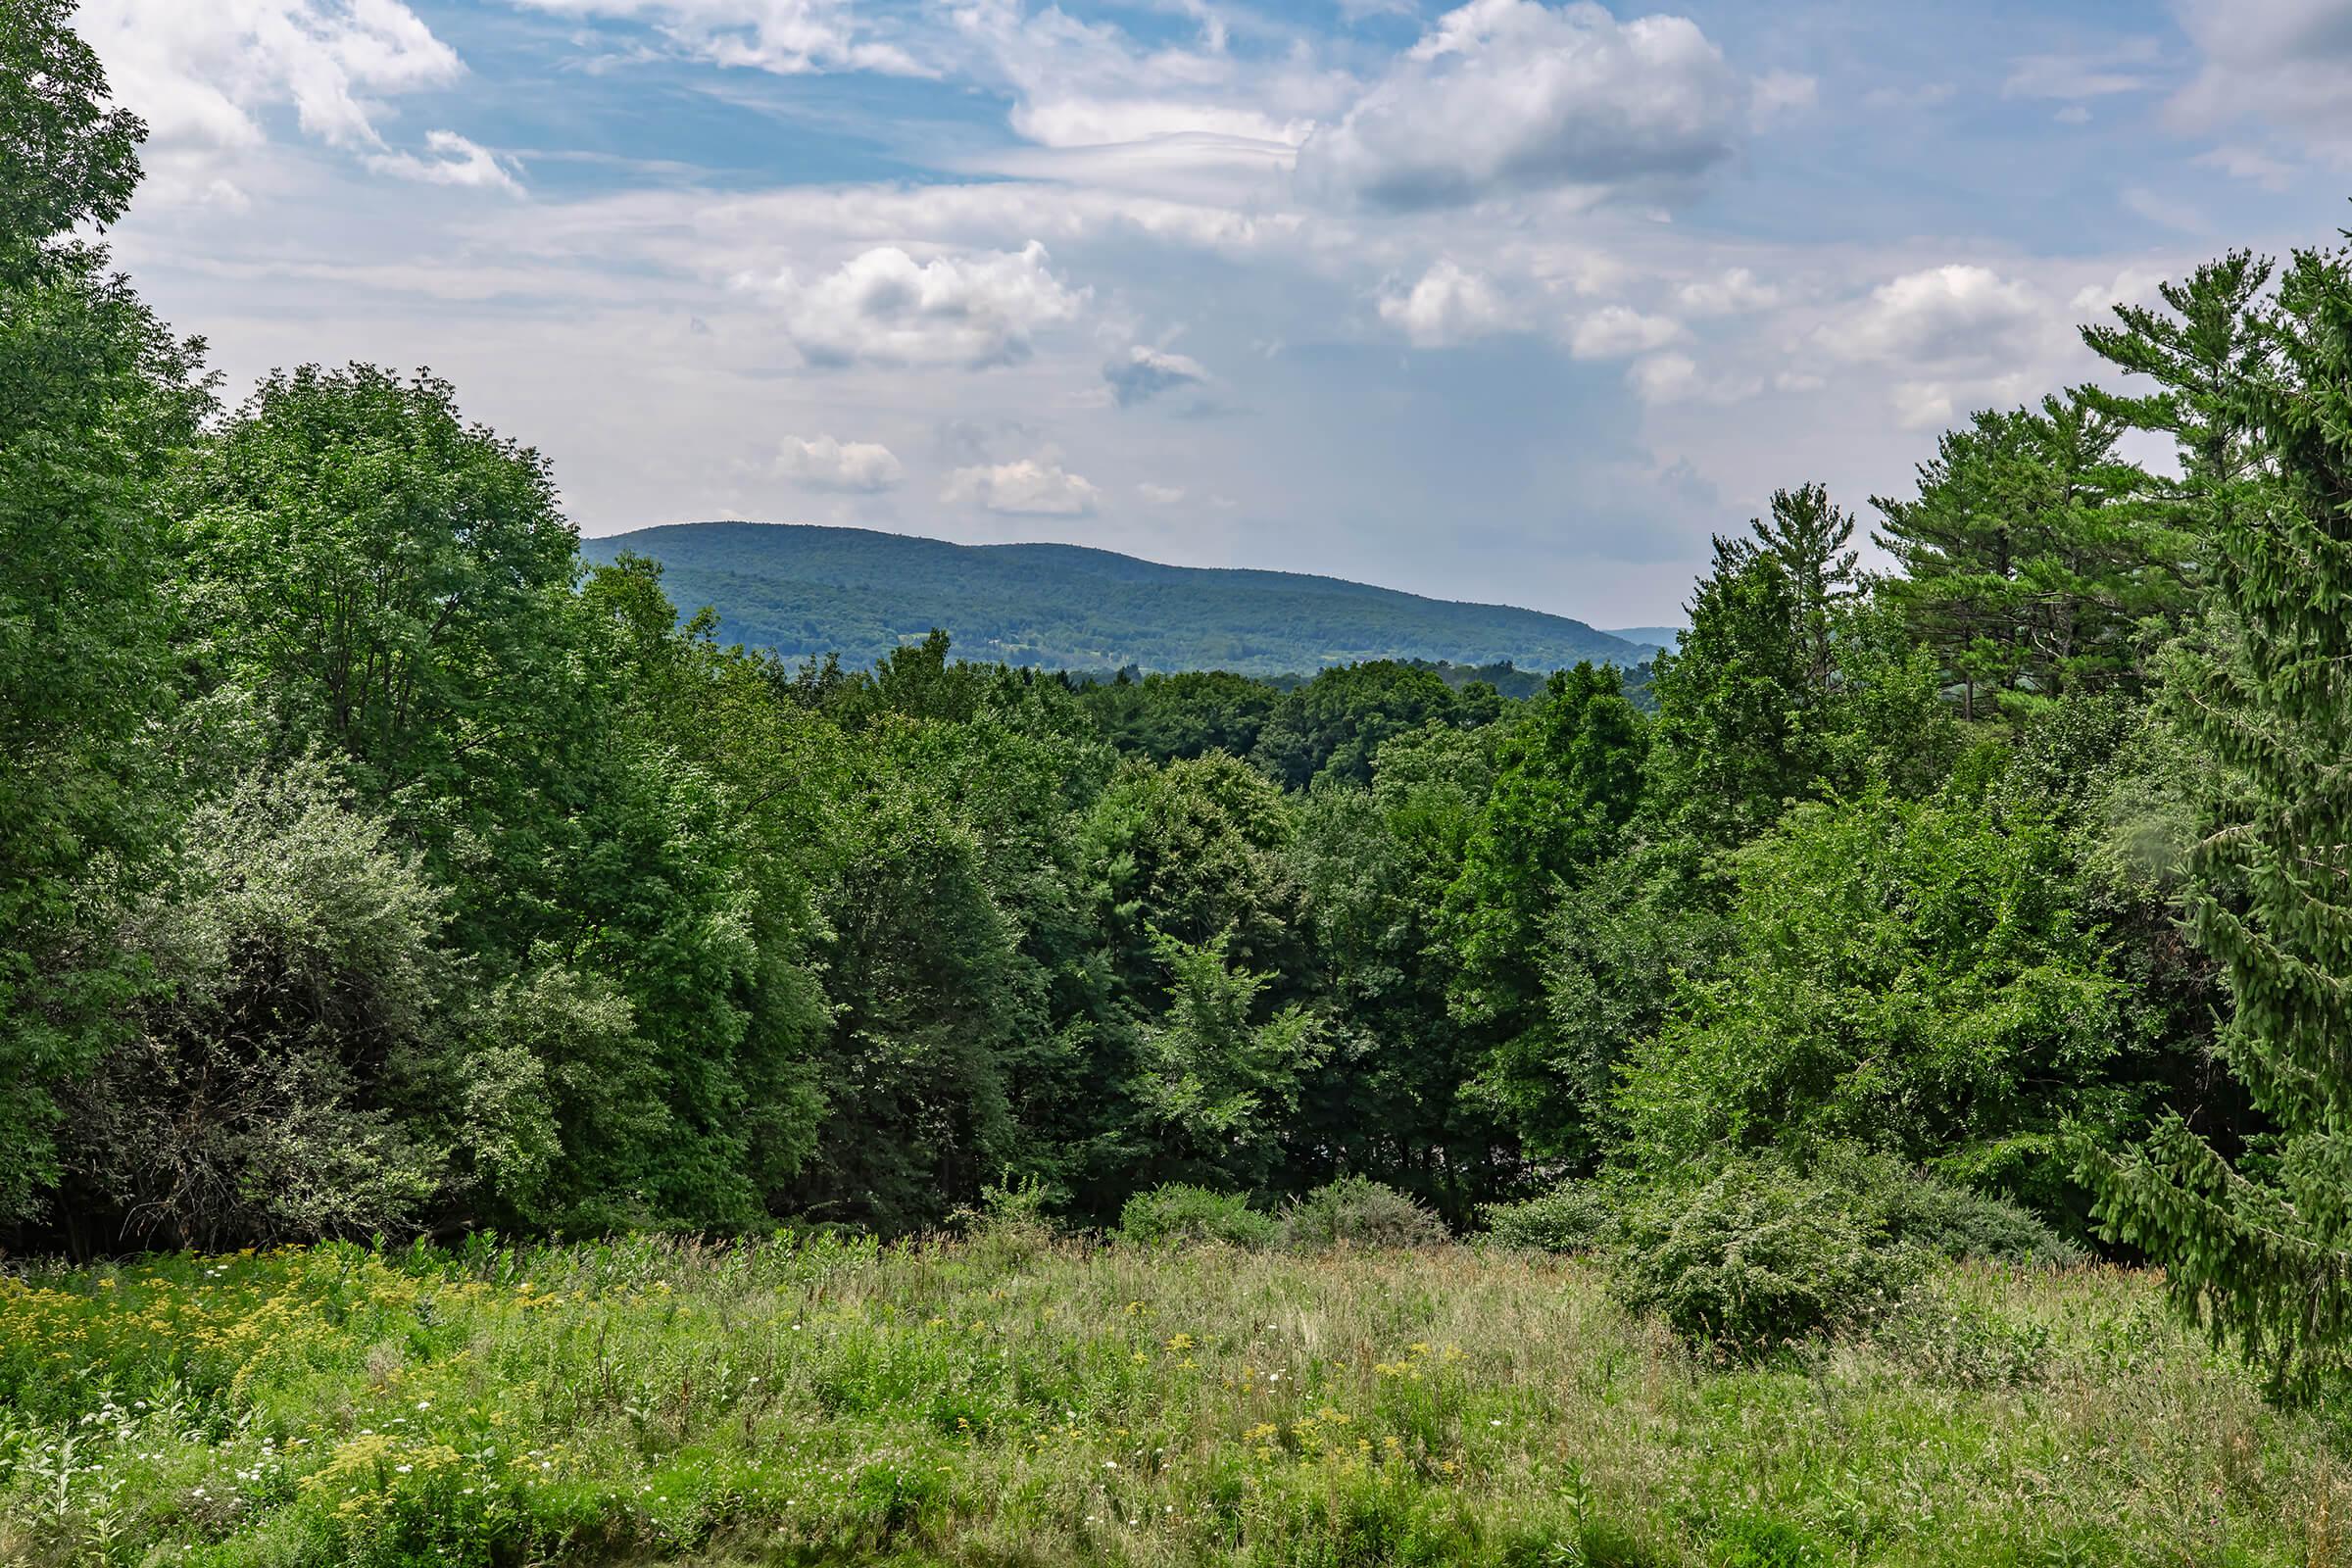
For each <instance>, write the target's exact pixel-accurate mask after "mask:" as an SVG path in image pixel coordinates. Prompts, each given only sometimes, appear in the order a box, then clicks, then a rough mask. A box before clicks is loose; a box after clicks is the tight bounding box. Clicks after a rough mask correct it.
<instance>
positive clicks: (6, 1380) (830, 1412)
mask: <svg viewBox="0 0 2352 1568" xmlns="http://www.w3.org/2000/svg"><path fill="white" fill-rule="evenodd" d="M2346 1451H2347V1449H2346V1446H2345V1444H2344V1442H2343V1440H2342V1438H2341V1435H2340V1433H2339V1432H2338V1431H2337V1430H2336V1429H2334V1428H2332V1427H2330V1426H2329V1425H2328V1423H2327V1418H2326V1417H2324V1416H2322V1415H2318V1414H2313V1413H2309V1412H2293V1411H2281V1410H2278V1409H2274V1408H2272V1407H2270V1406H2267V1405H2266V1404H2265V1403H2264V1402H2263V1400H2262V1399H2261V1397H2260V1396H2259V1391H2258V1389H2257V1388H2256V1387H2255V1386H2254V1385H2253V1384H2252V1383H2251V1381H2250V1380H2249V1379H2248V1377H2247V1376H2246V1375H2245V1374H2244V1373H2243V1372H2242V1371H2241V1370H2240V1369H2238V1368H2237V1367H2236V1365H2235V1364H2234V1363H2232V1362H2231V1361H2230V1360H2229V1359H2228V1358H2226V1357H2222V1356H2217V1355H2216V1354H2214V1353H2213V1352H2211V1351H2209V1350H2208V1349H2207V1348H2206V1347H2205V1346H2204V1344H2203V1342H2202V1341H2201V1340H2199V1339H2198V1338H2196V1337H2195V1336H2194V1335H2193V1334H2191V1333H2189V1332H2188V1331H2185V1330H2183V1329H2182V1328H2180V1326H2178V1325H2177V1324H2176V1323H2175V1322H2174V1321H2173V1320H2172V1319H2171V1318H2170V1317H2169V1316H2168V1315H2167V1313H2166V1312H2165V1310H2164V1309H2163V1306H2162V1303H2161V1301H2160V1300H2159V1299H2158V1293H2157V1291H2156V1289H2155V1288H2154V1285H2153V1283H2152V1282H2151V1281H2150V1280H2149V1279H2147V1278H2146V1277H2144V1276H2142V1275H2138V1274H2134V1273H2131V1272H2126V1271H2118V1270H2114V1269H2108V1268H2084V1269H2080V1270H2074V1271H2069V1272H2064V1273H2058V1274H2026V1273H2010V1272H2004V1271H2000V1270H1995V1269H1989V1268H1987V1269H1958V1270H1954V1271H1953V1272H1951V1273H1950V1274H1949V1275H1948V1276H1946V1277H1944V1279H1943V1280H1942V1281H1941V1283H1940V1284H1939V1285H1938V1287H1937V1288H1936V1291H1935V1292H1934V1293H1933V1294H1932V1295H1931V1296H1930V1297H1929V1298H1928V1299H1927V1300H1926V1301H1925V1302H1924V1304H1914V1305H1911V1306H1909V1307H1907V1308H1905V1309H1903V1310H1900V1311H1896V1312H1891V1313H1889V1314H1888V1315H1887V1317H1886V1319H1885V1320H1884V1322H1883V1324H1882V1326H1881V1328H1880V1329H1879V1330H1878V1331H1877V1332H1875V1333H1873V1334H1872V1335H1871V1336H1869V1337H1868V1338H1866V1339H1861V1340H1854V1341H1848V1342H1845V1343H1840V1344H1837V1345H1833V1346H1826V1347H1816V1348H1806V1349H1802V1350H1797V1351H1791V1352H1789V1354H1787V1355H1786V1356H1785V1357H1784V1358H1783V1359H1781V1360H1780V1361H1778V1362H1776V1363H1774V1364H1771V1365H1769V1366H1766V1367H1763V1368H1726V1367H1717V1366H1710V1365H1708V1364H1705V1363H1704V1362H1701V1361H1698V1360H1694V1359H1693V1358H1692V1357H1691V1355H1689V1354H1688V1353H1687V1352H1685V1351H1684V1350H1683V1349H1682V1348H1679V1347H1678V1346H1677V1345H1676V1344H1675V1343H1674V1342H1673V1341H1672V1340H1671V1339H1670V1338H1668V1337H1667V1336H1665V1334H1664V1333H1663V1332H1662V1331H1661V1330H1660V1329H1658V1328H1657V1327H1656V1326H1655V1325H1654V1324H1650V1323H1645V1322H1643V1321H1641V1320H1637V1319H1634V1318H1630V1317H1628V1316H1627V1315H1626V1314H1624V1313H1623V1312H1621V1311H1620V1310H1618V1309H1617V1308H1616V1307H1615V1306H1613V1305H1612V1304H1611V1303H1610V1301H1609V1299H1608V1295H1607V1292H1606V1289H1605V1285H1604V1281H1603V1279H1602V1277H1601V1275H1600V1273H1599V1271H1598V1270H1597V1268H1595V1267H1593V1266H1591V1265H1585V1264H1580V1263H1576V1262H1573V1261H1557V1260H1552V1259H1548V1258H1530V1257H1527V1256H1522V1255H1515V1254H1505V1253H1486V1252H1480V1251H1477V1250H1469V1249H1464V1248H1447V1249H1439V1250H1426V1251H1418V1252H1345V1251H1343V1252H1333V1253H1326V1254H1319V1255H1293V1254H1280V1253H1248V1252H1236V1251H1230V1250H1196V1251H1188V1252H1176V1253H1157V1254H1154V1253H1150V1252H1142V1251H1136V1250H1121V1249H1112V1248H1103V1247H1094V1246H1087V1245H1081V1244H1076V1243H1064V1242H1056V1243H1049V1242H1045V1241H1042V1240H1039V1239H1037V1238H1034V1237H1029V1236H1025V1235H1022V1234H1019V1233H1012V1234H1004V1235H998V1236H995V1237H988V1238H983V1239H981V1240H979V1241H976V1242H970V1243H939V1244H932V1245H926V1246H922V1247H908V1248H903V1249H891V1248H877V1247H875V1246H873V1245H872V1244H861V1243H848V1242H845V1243H834V1242H823V1243H804V1244H801V1245H798V1246H794V1245H788V1244H781V1243H779V1244H772V1245H760V1246H755V1247H744V1248H721V1247H701V1246H693V1245H679V1244H670V1243H663V1242H657V1241H650V1240H633V1241H627V1242H622V1243H618V1244H614V1245H610V1246H583V1247H574V1248H537V1249H522V1250H511V1249H497V1248H491V1247H488V1246H483V1245H478V1244H477V1245H475V1246H472V1247H470V1248H468V1249H466V1250H464V1251H462V1252H460V1253H456V1254H453V1253H448V1252H438V1251H425V1250H417V1251H399V1250H394V1251H389V1252H375V1251H370V1250H366V1249H363V1248H358V1247H351V1246H325V1247H319V1248H314V1249H308V1250H292V1251H284V1252H276V1253H268V1254H263V1255H259V1256H254V1255H243V1254H240V1255H234V1256H221V1257H205V1256H190V1255H182V1256H174V1257H163V1258H155V1259H150V1260H147V1261H143V1262H138V1263H134V1264H126V1265H123V1266H106V1267H99V1268H94V1269H87V1270H78V1271H72V1272H67V1271H58V1272H50V1273H38V1272H36V1273H33V1274H29V1275H25V1276H23V1277H20V1278H17V1279H11V1280H6V1281H0V1562H5V1563H9V1564H19V1563H23V1564H29V1565H49V1564H97V1563H165V1562H188V1563H206V1564H239V1565H242V1564H346V1563H349V1564H371V1565H372V1564H391V1563H415V1564H425V1563H431V1564H444V1563H447V1564H482V1563H516V1564H522V1563H567V1562H618V1563H636V1562H648V1561H658V1560H683V1561H689V1562H697V1563H710V1564H737V1563H904V1564H914V1563H933V1562H937V1563H959V1564H1004V1565H1012V1564H1032V1563H1034V1564H1064V1563H1093V1562H1102V1563H1120V1564H1126V1563H1133V1564H1203V1565H1205V1564H1226V1563H1242V1564H1272V1563H1280V1564H1294V1565H1302V1568H1303V1565H1310V1564H1311V1565H1340V1564H1373V1563H1415V1564H1453V1563H1511V1564H1527V1565H1531V1568H1532V1565H1539V1564H1578V1563H1594V1564H1602V1563H1623V1564H1668V1563H1704V1564H1714V1565H1727V1568H1738V1565H1748V1568H1795V1565H1800V1564H1814V1563H1820V1564H1832V1563H1922V1564H1925V1563H1972V1564H1974V1563H2000V1564H2009V1563H2016V1564H2050V1565H2072V1564H2087V1563H2133V1564H2144V1563H2245V1564H2256V1563H2278V1564H2290V1563H2291V1564H2308V1565H2311V1568H2324V1565H2337V1564H2347V1563H2352V1465H2348V1464H2347V1461H2346V1458H2345V1457H2344V1455H2345V1453H2346Z"/></svg>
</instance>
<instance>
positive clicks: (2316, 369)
mask: <svg viewBox="0 0 2352 1568" xmlns="http://www.w3.org/2000/svg"><path fill="white" fill-rule="evenodd" d="M2175 303H2176V305H2177V306H2186V305H2191V304H2192V303H2193V301H2192V300H2191V298H2190V297H2187V296H2183V297H2181V298H2180V299H2179V300H2177V301H2176V302H2175ZM2130 324H2131V323H2129V322H2128V323H2127V325H2130ZM2192 327H2193V317H2192ZM2246 329H2247V330H2248V331H2249V332H2250V333H2251V335H2252V337H2253V339H2254V342H2255V346H2254V348H2253V349H2252V350H2251V351H2248V352H2245V353H2239V352H2235V351H2234V345H2229V344H2227V343H2224V344H2214V343H2213V342H2212V340H2211V338H2210V337H2205V338H2201V339H2200V349H2203V350H2222V351H2225V352H2215V353H2212V355H2211V358H2212V359H2214V360H2218V361H2220V362H2221V368H2222V369H2223V370H2224V371H2225V372H2228V379H2227V380H2225V381H2224V382H2223V384H2222V385H2221V387H2220V388H2219V389H2218V398H2217V403H2218V407H2214V408H2212V409H2211V410H2210V412H2209V414H2208V416H2207V418H2208V422H2209V423H2211V424H2212V425H2214V426H2215V427H2216V428H2215V434H2214V440H2215V442H2216V443H2217V445H2219V446H2220V447H2221V448H2222V449H2223V450H2222V455H2221V457H2220V458H2218V459H2215V460H2212V461H2208V462H2201V463H2200V464H2199V466H2197V467H2196V468H2195V469H2193V470H2191V473H2190V477H2191V479H2192V480H2193V481H2194V482H2195V484H2196V485H2197V486H2198V488H2199V490H2200V491H2201V494H2202V498H2203V503H2204V504H2203V505H2202V506H2200V507H2199V508H2198V512H2197V515H2198V516H2199V517H2200V519H2201V520H2202V521H2204V522H2205V523H2206V525H2207V526H2209V527H2210V528H2211V529H2212V533H2213V540H2214V551H2213V556H2212V561H2211V574H2212V581H2213V589H2214V616H2213V621H2212V625H2211V627H2210V629H2209V632H2208V634H2207V635H2206V636H2205V637H2203V638H2201V639H2198V640H2197V642H2196V643H2194V644H2192V645H2191V646H2190V647H2189V648H2187V649H2185V650H2183V652H2182V653H2181V655H2180V664H2179V667H2178V668H2177V669H2176V670H2175V671H2174V672H2173V676H2172V680H2171V694H2172V704H2171V709H2172V711H2173V712H2174V714H2175V715H2176V717H2177V718H2178V720H2179V722H2180V724H2181V725H2182V726H2183V727H2184V728H2185V729H2186V730H2187V732H2188V733H2189V734H2190V735H2191V736H2192V737H2194V738H2195V740H2196V741H2198V742H2199V743H2200V744H2201V745H2202V746H2203V747H2204V748H2205V749H2206V751H2207V752H2208V753H2209V755H2210V756H2212V757H2213V758H2214V759H2215V760H2217V761H2218V762H2219V763H2220V767H2219V769H2218V770H2217V773H2216V776H2215V778H2214V780H2213V782H2214V785H2215V786H2216V787H2215V788H2214V789H2213V790H2212V793H2211V796H2210V798H2209V801H2208V810H2209V811H2210V813H2211V815H2210V818H2209V820H2210V821H2212V822H2213V823H2214V827H2213V830H2212V831H2211V832H2209V833H2208V834H2207V835H2206V836H2205V837H2204V838H2203V840H2202V841H2201V842H2200V843H2199V845H2198V853H2197V860H2196V880H2195V883H2194V885H2193V888H2192V892H2191V898H2190V910H2191V920H2192V926H2193V929H2194V931H2195V934H2196V937H2197V940H2198V942H2199V944H2200V945H2201V946H2202V947H2203V948H2204V949H2205V950H2206V951H2207V952H2209V953H2210V954H2212V955H2213V956H2214V957H2215V958H2216V959H2218V960H2219V961H2220V963H2221V965H2222V967H2223V970H2224V972H2225V974H2226V975H2227V978H2228V983H2229V993H2230V996H2231V999H2232V1001H2233V1002H2234V1004H2235V1008H2234V1012H2233V1014H2232V1016H2231V1017H2230V1019H2229V1023H2228V1024H2227V1025H2226V1027H2225V1030H2224V1033H2223V1035H2222V1041H2221V1048H2222V1051H2223V1054H2224V1056H2225V1059H2226V1060H2227V1061H2228V1062H2229V1068H2230V1070H2231V1072H2232V1073H2234V1074H2235V1075H2236V1077H2237V1078H2238V1079H2239V1080H2240V1081H2241V1082H2242V1083H2243V1084H2244V1085H2245V1088H2246V1091H2247V1093H2248V1095H2249V1097H2250V1098H2251V1100H2252V1102H2253V1103H2254V1105H2255V1107H2256V1108H2257V1109H2258V1110H2260V1111H2261V1112H2262V1113H2263V1114H2264V1115H2265V1116H2266V1117H2267V1118H2269V1120H2270V1122H2271V1123H2272V1125H2273V1127H2274V1128H2275V1130H2276V1142H2275V1143H2273V1144H2271V1145H2270V1146H2269V1147H2268V1148H2267V1149H2266V1150H2265V1151H2264V1152H2263V1154H2262V1157H2261V1158H2260V1159H2259V1160H2257V1159H2254V1158H2251V1157H2241V1158H2240V1159H2239V1160H2238V1161H2237V1162H2236V1163H2235V1164H2232V1163H2231V1162H2230V1161H2229V1158H2228V1157H2227V1156H2226V1155H2225V1153H2224V1152H2222V1151H2220V1150H2217V1149H2216V1148H2215V1147H2214V1145H2213V1144H2212V1143H2211V1142H2210V1141H2209V1140H2208V1139H2207V1138H2206V1137H2204V1136H2202V1135H2201V1134H2200V1133H2199V1131H2198V1130H2197V1129H2195V1128H2192V1127H2191V1126H2189V1125H2188V1123H2187V1122H2186V1121H2185V1120H2183V1119H2182V1118H2180V1116H2178V1115H2174V1116H2171V1117H2168V1118H2166V1119H2165V1120H2164V1121H2163V1122H2162V1123H2161V1124H2160V1125H2159V1126H2158V1127H2157V1129H2156V1131H2155V1134H2154V1136H2153V1137H2152V1138H2151V1139H2150V1140H2149V1141H2148V1142H2147V1143H2146V1144H2145V1145H2144V1146H2142V1147H2141V1148H2139V1149H2137V1150H2134V1151H2132V1152H2130V1153H2129V1154H2127V1155H2125V1156H2123V1157H2122V1158H2120V1159H2116V1160H2099V1159H2095V1158H2094V1161H2093V1170H2094V1179H2096V1180H2097V1181H2098V1182H2099V1185H2100V1188H2101V1193H2100V1197H2101V1209H2102V1213H2103V1215H2104V1217H2105V1218H2106V1221H2107V1224H2108V1229H2109V1232H2110V1234H2111V1235H2113V1236H2115V1237H2117V1238H2119V1239H2122V1240H2125V1241H2128V1242H2131V1243H2132V1244H2134V1245H2136V1246H2139V1247H2142V1248H2144V1249H2146V1250H2148V1252H2149V1253H2151V1254H2152V1255H2153V1256H2155V1257H2157V1258H2159V1259H2161V1260H2162V1261H2163V1263H2164V1264H2165V1266H2166V1279H2167V1282H2168V1284H2169V1285H2170V1286H2171V1288H2172V1290H2173V1291H2174V1293H2175V1295H2176V1297H2177V1298H2178V1299H2180V1301H2181V1302H2182V1303H2183V1304H2184V1305H2186V1306H2187V1307H2188V1308H2189V1309H2190V1310H2192V1311H2195V1312H2197V1313H2199V1314H2202V1315H2203V1316H2205V1317H2206V1318H2207V1320H2208V1321H2209V1322H2210V1323H2211V1324H2212V1326H2213V1329H2214V1331H2215V1333H2216V1334H2217V1335H2223V1336H2229V1337H2232V1338H2234V1339H2236V1340H2237V1341H2238V1342H2239V1343H2240V1344H2242V1346H2243V1347H2244V1348H2245V1349H2246V1351H2247V1353H2248V1354H2250V1355H2252V1356H2254V1357H2257V1358H2258V1359H2260V1360H2261V1361H2262V1362H2263V1363H2264V1364H2265V1365H2267V1366H2268V1367H2269V1368H2270V1370H2271V1373H2272V1375H2273V1378H2274V1381H2275V1383H2276V1384H2277V1385H2278V1387H2279V1388H2281V1389H2284V1390H2289V1391H2295V1392H2309V1391H2311V1390H2313V1389H2315V1388H2317V1387H2319V1386H2321V1385H2324V1384H2327V1383H2330V1382H2337V1381H2340V1380H2341V1379H2342V1378H2343V1377H2344V1376H2345V1374H2346V1373H2347V1371H2352V1208H2347V1206H2346V1203H2345V1195H2346V1194H2347V1193H2352V1146H2348V1145H2347V1143H2346V1141H2345V1136H2344V1128H2345V1126H2346V1122H2347V1117H2352V1071H2347V1068H2346V1063H2345V1059H2344V1042H2345V1041H2346V1040H2347V1039H2352V1001H2348V1000H2347V993H2346V989H2345V984H2344V981H2345V978H2346V976H2347V974H2352V949H2348V948H2347V945H2346V941H2345V935H2344V934H2345V932H2346V931H2347V929H2352V896H2347V894H2346V892H2345V886H2346V882H2347V879H2348V878H2352V861H2348V859H2347V857H2348V855H2352V850H2348V849H2347V844H2348V843H2352V827H2348V826H2347V824H2348V823H2352V793H2348V791H2352V785H2348V784H2347V780H2346V777H2345V772H2344V768H2343V759H2344V757H2345V755H2346V752H2347V750H2352V729H2348V726H2352V702H2348V701H2347V698H2348V697H2352V693H2347V691H2346V688H2345V677H2344V670H2345V668H2346V667H2347V660H2348V659H2352V616H2347V614H2346V613H2345V600H2344V592H2345V578H2346V572H2347V565H2346V545H2347V532H2346V530H2347V526H2348V524H2347V515H2346V510H2345V507H2344V504H2343V499H2344V496H2345V495H2346V494H2347V491H2348V489H2352V443H2348V442H2347V436H2346V428H2347V427H2346V424H2345V414H2346V392H2345V388H2346V386H2347V384H2348V382H2347V376H2348V374H2352V265H2348V264H2347V261H2346V259H2345V257H2344V256H2342V255H2341V254H2337V253H2319V252H2301V253H2298V254H2297V255H2296V256H2295V258H2294V261H2293V264H2292V265H2291V266H2290V267H2289V268H2288V269H2287V270H2286V272H2285V273H2284V275H2283V276H2282V277H2281V279H2280V281H2279V285H2278V296H2277V299H2276V302H2275V304H2272V305H2270V306H2267V307H2265V308H2262V309H2259V310H2256V311H2255V312H2253V313H2252V315H2251V317H2250V319H2249V320H2248V322H2247V328H2246ZM2172 379H2173V378H2172V377H2170V376H2168V377H2167V380H2168V382H2170V381H2171V380H2172ZM2232 429H2242V431H2243V432H2244V436H2245V439H2246V440H2247V441H2248V442H2250V443H2251V444H2252V447H2253V450H2254V452H2255V454H2256V457H2257V463H2256V465H2255V466H2252V467H2251V468H2250V469H2247V470H2235V469H2233V467H2232V466H2231V465H2230V464H2229V461H2228V458H2229V450H2228V448H2229V440H2230V431H2231V430H2232ZM2192 444H2193V443H2192Z"/></svg>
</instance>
